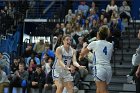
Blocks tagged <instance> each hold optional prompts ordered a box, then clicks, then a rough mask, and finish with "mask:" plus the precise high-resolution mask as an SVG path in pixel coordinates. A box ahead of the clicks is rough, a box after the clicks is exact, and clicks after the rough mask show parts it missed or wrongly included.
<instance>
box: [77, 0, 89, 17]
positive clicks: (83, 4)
mask: <svg viewBox="0 0 140 93" xmlns="http://www.w3.org/2000/svg"><path fill="white" fill-rule="evenodd" d="M79 10H80V11H82V13H83V14H84V16H85V17H86V16H87V12H88V10H89V6H88V5H86V2H85V1H82V2H80V5H79V6H78V11H79Z"/></svg>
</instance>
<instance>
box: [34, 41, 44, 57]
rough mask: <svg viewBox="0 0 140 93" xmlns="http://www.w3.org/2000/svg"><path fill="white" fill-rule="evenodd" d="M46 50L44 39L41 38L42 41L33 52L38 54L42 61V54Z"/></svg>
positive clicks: (35, 46)
mask: <svg viewBox="0 0 140 93" xmlns="http://www.w3.org/2000/svg"><path fill="white" fill-rule="evenodd" d="M44 49H45V45H44V39H43V38H40V41H39V42H38V43H36V44H35V45H34V48H33V50H34V51H35V52H36V53H37V54H38V58H40V59H41V54H42V52H43V51H44Z"/></svg>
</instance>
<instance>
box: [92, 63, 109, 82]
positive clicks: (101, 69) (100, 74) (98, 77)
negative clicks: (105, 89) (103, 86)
mask: <svg viewBox="0 0 140 93" xmlns="http://www.w3.org/2000/svg"><path fill="white" fill-rule="evenodd" d="M93 69H94V72H93V73H94V80H95V81H105V82H106V83H107V84H109V83H110V81H111V78H112V69H111V66H108V65H96V66H95V67H94V68H93Z"/></svg>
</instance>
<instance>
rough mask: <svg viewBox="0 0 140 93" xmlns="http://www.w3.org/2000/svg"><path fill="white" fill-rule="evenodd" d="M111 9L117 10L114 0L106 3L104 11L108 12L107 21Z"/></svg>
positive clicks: (111, 11)
mask: <svg viewBox="0 0 140 93" xmlns="http://www.w3.org/2000/svg"><path fill="white" fill-rule="evenodd" d="M113 11H115V12H118V7H117V5H116V4H115V0H111V2H110V4H108V5H107V7H106V13H108V16H109V17H107V18H109V19H108V20H109V21H110V18H111V15H112V13H113Z"/></svg>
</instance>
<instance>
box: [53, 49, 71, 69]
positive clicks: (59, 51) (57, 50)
mask: <svg viewBox="0 0 140 93" xmlns="http://www.w3.org/2000/svg"><path fill="white" fill-rule="evenodd" d="M55 55H56V58H57V59H58V63H59V65H60V66H61V67H62V68H64V69H69V68H68V67H67V66H66V65H65V64H64V62H63V60H62V53H61V49H60V47H58V48H57V49H56V52H55Z"/></svg>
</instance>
